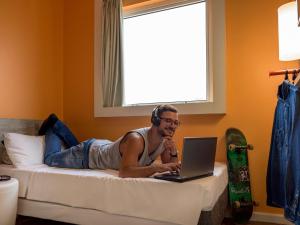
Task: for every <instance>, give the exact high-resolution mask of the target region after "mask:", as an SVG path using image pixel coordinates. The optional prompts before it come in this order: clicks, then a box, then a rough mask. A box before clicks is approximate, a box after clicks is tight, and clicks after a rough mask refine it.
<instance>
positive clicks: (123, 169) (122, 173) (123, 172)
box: [119, 168, 131, 178]
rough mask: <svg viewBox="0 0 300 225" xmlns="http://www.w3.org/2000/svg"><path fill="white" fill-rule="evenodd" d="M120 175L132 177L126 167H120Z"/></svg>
mask: <svg viewBox="0 0 300 225" xmlns="http://www.w3.org/2000/svg"><path fill="white" fill-rule="evenodd" d="M119 177H121V178H126V177H131V176H130V172H129V171H128V169H126V168H120V169H119Z"/></svg>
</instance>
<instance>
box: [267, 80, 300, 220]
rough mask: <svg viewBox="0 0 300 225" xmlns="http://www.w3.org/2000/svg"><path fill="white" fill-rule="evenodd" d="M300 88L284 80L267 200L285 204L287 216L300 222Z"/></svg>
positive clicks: (279, 205)
mask: <svg viewBox="0 0 300 225" xmlns="http://www.w3.org/2000/svg"><path fill="white" fill-rule="evenodd" d="M299 191H300V89H299V87H297V86H294V85H292V84H288V83H286V82H284V83H283V84H282V85H281V86H280V88H279V92H278V103H277V107H276V111H275V118H274V124H273V131H272V141H271V151H270V156H269V165H268V174H267V194H268V196H267V204H268V205H270V206H277V207H282V208H284V213H285V217H286V218H287V219H288V220H290V221H292V222H295V223H296V224H300V204H299V203H300V202H299V196H300V195H299V194H300V192H299Z"/></svg>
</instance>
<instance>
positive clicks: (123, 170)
mask: <svg viewBox="0 0 300 225" xmlns="http://www.w3.org/2000/svg"><path fill="white" fill-rule="evenodd" d="M143 150H144V139H143V138H142V137H141V136H140V135H139V134H137V133H129V134H127V135H126V136H125V137H124V140H123V141H122V142H121V144H120V152H121V153H122V160H121V165H120V169H119V176H120V177H149V176H151V175H152V174H154V173H156V172H165V171H173V170H177V169H178V165H177V164H176V163H167V164H151V165H150V166H139V165H138V158H139V155H140V154H142V153H143Z"/></svg>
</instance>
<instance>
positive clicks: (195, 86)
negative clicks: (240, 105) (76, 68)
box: [94, 0, 225, 117]
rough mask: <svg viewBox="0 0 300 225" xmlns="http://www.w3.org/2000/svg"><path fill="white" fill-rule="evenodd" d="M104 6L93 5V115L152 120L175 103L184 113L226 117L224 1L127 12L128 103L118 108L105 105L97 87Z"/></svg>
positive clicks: (180, 0)
mask: <svg viewBox="0 0 300 225" xmlns="http://www.w3.org/2000/svg"><path fill="white" fill-rule="evenodd" d="M100 2H101V1H100V0H95V44H94V45H95V57H94V58H95V85H94V88H95V98H94V100H95V103H94V104H95V116H103V117H105V116H140V115H149V114H150V112H151V110H152V109H153V107H154V106H153V105H154V104H157V103H162V102H167V103H170V102H171V104H174V105H175V106H176V107H177V108H178V109H179V112H180V114H209V113H225V59H224V58H225V57H224V54H225V15H224V14H225V13H224V10H225V6H224V0H207V1H206V2H203V1H202V2H199V1H197V2H196V1H195V0H194V1H192V0H175V1H174V0H173V1H162V2H163V4H162V5H154V6H153V5H150V6H146V7H145V8H143V9H140V8H138V9H135V8H133V9H130V10H129V11H128V12H126V14H125V17H126V18H125V20H124V30H125V31H124V32H125V35H124V43H125V45H124V52H125V53H124V61H125V63H124V68H125V81H124V83H125V85H124V88H125V91H124V100H125V101H124V106H123V107H114V108H109V107H103V106H102V99H101V98H102V96H101V85H99V82H100V80H101V79H100V78H99V77H100V76H101V74H100V73H99V71H100V69H99V68H101V67H100V66H101V65H99V63H98V62H99V61H100V59H99V57H100V53H99V49H100V47H101V46H99V45H100V41H99V39H100V38H101V37H100V35H99V33H100V31H99V26H100V24H101V23H100V20H99V18H100V15H99V10H97V9H99V4H100ZM166 2H172V5H170V4H165V3H166ZM180 6H181V7H180ZM187 13H188V16H184V15H186V14H187ZM155 20H156V22H155ZM157 20H158V21H159V22H157ZM195 21H196V22H195ZM145 23H147V25H145ZM141 24H142V25H141ZM140 25H141V27H139V26H140ZM160 25H162V26H161V27H160ZM151 26H152V28H153V29H150V27H151ZM174 26H175V28H174ZM145 28H146V29H145ZM160 29H162V30H160ZM136 30H138V31H139V32H138V34H137V33H136ZM165 31H166V32H165ZM164 32H165V33H164ZM178 33H179V34H178ZM135 38H138V39H139V40H135ZM155 39H156V42H154V41H153V40H155ZM160 43H162V46H159V44H160ZM179 43H180V44H179ZM153 44H154V45H153ZM162 49H163V50H162ZM153 50H154V51H153ZM160 50H162V51H160ZM150 52H151V54H150ZM144 53H146V54H144ZM165 53H168V54H169V55H165ZM170 53H171V54H170ZM143 54H144V55H143ZM137 56H138V59H137V58H136V57H137ZM160 57H161V58H160ZM139 59H142V60H139ZM167 59H168V60H167ZM168 61H169V62H168ZM149 62H150V63H149ZM143 63H147V64H143ZM137 64H139V65H138V66H137ZM149 65H150V66H149ZM141 74H142V75H143V76H141ZM138 80H140V81H138ZM133 81H134V82H133ZM137 84H139V85H137ZM141 84H147V85H146V86H142V85H141ZM147 89H148V90H147ZM131 90H133V91H131ZM159 90H163V92H159ZM172 91H175V92H172ZM150 93H151V94H150ZM142 94H144V95H142Z"/></svg>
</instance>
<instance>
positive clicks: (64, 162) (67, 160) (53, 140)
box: [44, 120, 94, 169]
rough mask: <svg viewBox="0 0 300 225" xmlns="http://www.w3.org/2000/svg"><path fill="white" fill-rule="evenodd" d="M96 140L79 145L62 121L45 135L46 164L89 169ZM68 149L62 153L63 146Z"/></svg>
mask: <svg viewBox="0 0 300 225" xmlns="http://www.w3.org/2000/svg"><path fill="white" fill-rule="evenodd" d="M93 140H94V139H90V140H87V141H84V142H82V143H79V142H78V141H77V139H76V137H75V136H74V135H73V133H72V132H71V131H70V130H69V128H68V127H67V126H66V125H65V124H64V123H62V122H61V121H60V120H58V121H56V123H55V124H54V125H53V127H51V128H48V130H47V131H46V134H45V145H46V146H45V154H44V163H45V164H47V165H48V166H55V167H62V168H76V169H87V168H89V166H88V165H89V147H90V145H91V143H92V142H93ZM62 145H64V146H65V147H66V149H65V150H62V151H61V146H62Z"/></svg>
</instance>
